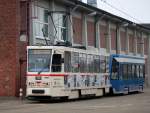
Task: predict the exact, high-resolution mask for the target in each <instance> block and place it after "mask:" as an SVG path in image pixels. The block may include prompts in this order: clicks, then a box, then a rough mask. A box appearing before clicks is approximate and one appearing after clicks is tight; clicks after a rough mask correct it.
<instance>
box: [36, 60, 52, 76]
mask: <svg viewBox="0 0 150 113" xmlns="http://www.w3.org/2000/svg"><path fill="white" fill-rule="evenodd" d="M49 63H50V59H49V60H48V63H47V64H46V65H45V66H44V67H43V68H42V69H41V70H40V71H39V72H38V74H41V73H42V72H43V71H44V69H45V68H47V67H48V68H49Z"/></svg>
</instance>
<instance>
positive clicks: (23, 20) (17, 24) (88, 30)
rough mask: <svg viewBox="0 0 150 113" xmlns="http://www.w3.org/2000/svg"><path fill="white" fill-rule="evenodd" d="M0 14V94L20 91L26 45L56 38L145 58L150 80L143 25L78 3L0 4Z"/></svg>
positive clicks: (18, 0) (148, 41)
mask: <svg viewBox="0 0 150 113" xmlns="http://www.w3.org/2000/svg"><path fill="white" fill-rule="evenodd" d="M0 12H1V13H0V39H1V41H0V52H1V55H0V60H1V63H0V72H1V74H0V89H1V90H0V96H18V94H19V88H24V89H25V78H26V77H25V76H26V46H27V45H45V44H46V43H48V44H49V45H50V44H53V43H55V41H58V40H59V41H68V42H70V43H71V44H72V45H73V46H85V47H86V48H87V49H91V50H92V49H93V50H94V49H97V50H99V51H100V53H101V54H104V55H109V54H112V53H119V54H129V55H136V56H144V57H145V59H146V79H147V80H148V79H149V78H150V77H149V76H148V75H150V74H149V73H150V72H149V71H150V70H148V67H149V66H150V61H149V60H150V59H148V56H149V54H150V51H149V50H150V49H149V48H150V46H149V45H150V29H149V28H147V27H145V26H143V25H139V24H136V23H133V22H131V21H129V20H126V19H124V18H121V17H118V16H115V15H113V14H110V13H108V12H105V11H103V10H101V9H98V8H96V7H93V6H90V5H87V4H85V3H82V2H80V1H77V0H10V1H7V0H0ZM64 23H65V24H64ZM56 30H57V33H56ZM45 38H46V40H47V41H48V42H46V41H45ZM149 81H150V79H149ZM24 91H25V90H24Z"/></svg>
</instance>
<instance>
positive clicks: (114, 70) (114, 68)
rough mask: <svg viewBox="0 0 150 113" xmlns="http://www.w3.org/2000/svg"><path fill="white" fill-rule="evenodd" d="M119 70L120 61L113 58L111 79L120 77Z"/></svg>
mask: <svg viewBox="0 0 150 113" xmlns="http://www.w3.org/2000/svg"><path fill="white" fill-rule="evenodd" d="M118 71H119V63H118V62H117V61H116V60H115V59H113V62H112V75H111V79H114V80H117V79H118Z"/></svg>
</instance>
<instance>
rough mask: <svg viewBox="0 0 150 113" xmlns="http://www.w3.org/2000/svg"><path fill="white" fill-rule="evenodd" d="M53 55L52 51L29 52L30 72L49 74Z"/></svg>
mask: <svg viewBox="0 0 150 113" xmlns="http://www.w3.org/2000/svg"><path fill="white" fill-rule="evenodd" d="M51 54H52V51H51V50H29V51H28V71H29V72H38V73H41V72H49V71H50V61H51Z"/></svg>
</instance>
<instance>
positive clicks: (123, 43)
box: [120, 31, 127, 51]
mask: <svg viewBox="0 0 150 113" xmlns="http://www.w3.org/2000/svg"><path fill="white" fill-rule="evenodd" d="M126 40H127V39H126V33H125V32H124V31H120V41H121V51H126Z"/></svg>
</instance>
